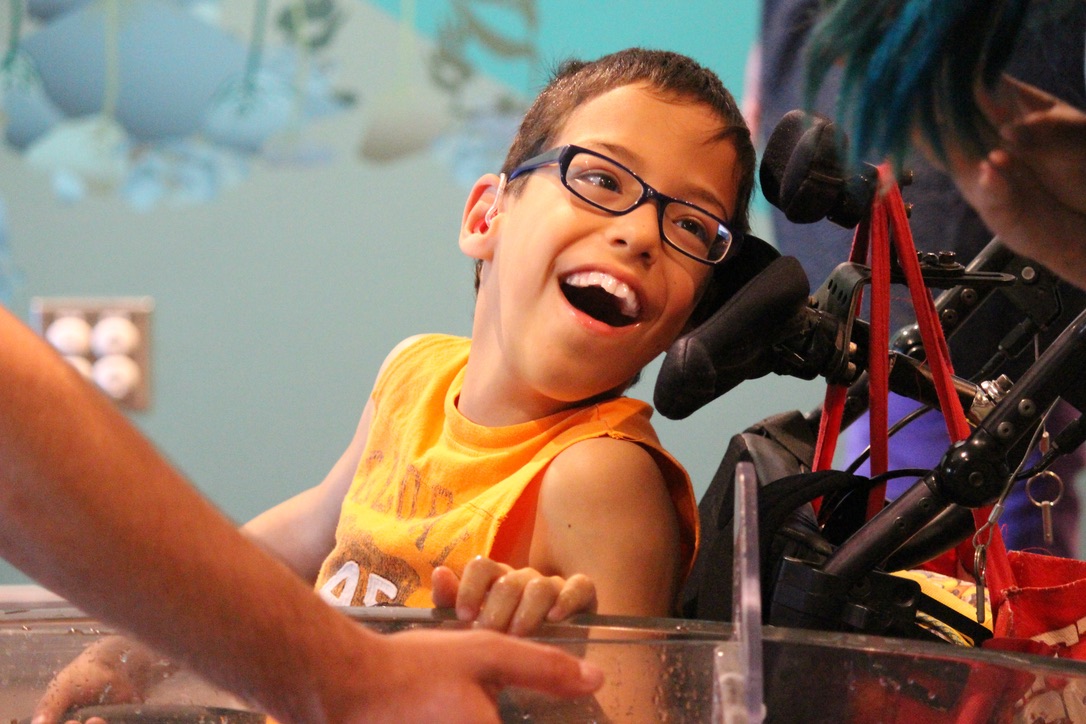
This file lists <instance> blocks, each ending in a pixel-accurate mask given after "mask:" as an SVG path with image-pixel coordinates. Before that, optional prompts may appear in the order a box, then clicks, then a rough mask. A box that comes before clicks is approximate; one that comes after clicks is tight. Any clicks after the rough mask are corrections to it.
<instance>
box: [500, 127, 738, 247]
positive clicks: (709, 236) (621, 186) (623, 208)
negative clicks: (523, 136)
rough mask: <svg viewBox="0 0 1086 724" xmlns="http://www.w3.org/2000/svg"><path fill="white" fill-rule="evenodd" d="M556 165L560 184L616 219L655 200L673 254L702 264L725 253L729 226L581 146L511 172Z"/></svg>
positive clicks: (533, 160)
mask: <svg viewBox="0 0 1086 724" xmlns="http://www.w3.org/2000/svg"><path fill="white" fill-rule="evenodd" d="M552 163H557V164H558V168H559V170H560V171H561V172H562V185H563V186H565V187H566V188H567V189H569V192H570V193H571V194H573V195H574V196H576V197H577V198H579V199H581V200H582V201H587V202H588V203H589V204H591V205H592V206H595V207H596V208H597V209H602V210H603V211H606V212H608V213H611V214H614V215H616V216H621V215H622V214H628V213H630V212H631V211H633V210H634V209H636V208H637V207H638V206H640V205H641V204H643V203H645V202H646V201H649V200H650V199H656V212H657V215H658V217H659V219H660V236H661V238H663V240H664V241H665V242H667V244H668V245H669V246H671V247H672V248H674V249H675V250H677V251H679V252H681V253H683V254H685V255H686V256H688V257H690V258H691V259H695V260H697V261H700V262H702V263H704V264H716V263H717V262H719V261H721V260H723V259H724V257H725V256H727V255H728V249H730V248H731V245H732V239H733V236H732V232H731V230H730V229H729V228H728V223H727V222H726V221H724V220H723V219H721V218H719V217H716V216H714V215H712V214H710V213H709V212H708V211H706V210H705V209H702V208H700V207H698V206H695V205H694V204H691V203H688V202H686V201H683V200H681V199H676V198H673V197H671V196H667V195H665V194H662V193H660V192H659V191H657V190H656V189H654V188H653V187H651V186H649V185H648V184H647V183H645V182H644V181H642V180H641V178H640V177H638V175H637V174H635V173H634V172H633V171H631V170H630V169H628V168H626V167H625V166H623V165H622V164H621V163H619V162H618V161H615V160H614V159H611V158H608V157H607V156H604V155H603V154H600V153H596V152H595V151H590V150H588V149H587V148H581V147H580V146H572V145H570V146H559V147H558V148H553V149H551V150H550V151H547V152H545V153H542V154H540V155H538V156H536V157H534V158H530V159H528V160H527V161H525V162H524V163H522V164H521V165H519V166H517V167H516V168H515V169H513V171H512V172H511V173H510V174H509V180H510V181H512V180H513V179H515V178H516V177H517V176H520V175H522V174H526V173H528V172H529V171H534V170H536V169H537V168H540V167H542V166H547V165H549V164H552Z"/></svg>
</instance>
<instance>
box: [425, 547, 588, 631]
mask: <svg viewBox="0 0 1086 724" xmlns="http://www.w3.org/2000/svg"><path fill="white" fill-rule="evenodd" d="M432 586H433V598H434V605H435V606H437V607H438V608H451V607H455V608H456V615H457V618H459V619H460V620H461V621H474V622H475V623H476V625H478V626H480V627H482V628H489V629H494V630H496V631H508V632H509V633H511V634H514V635H517V636H527V635H530V634H532V633H534V632H536V631H537V630H538V629H539V627H540V626H542V625H543V623H544V622H555V621H561V620H562V619H564V618H568V617H570V616H572V615H573V614H575V613H595V611H596V587H595V585H594V584H593V583H592V581H591V580H590V579H589V578H588V577H587V576H584V575H580V574H576V575H573V576H570V577H569V578H568V579H566V578H562V577H561V576H544V575H543V574H541V573H540V572H539V571H536V570H535V569H533V568H517V569H514V568H512V567H511V566H508V565H506V564H504V563H498V562H497V561H492V560H490V559H489V558H483V557H482V556H479V557H477V558H474V559H472V560H471V561H469V562H468V564H467V565H466V566H465V567H464V575H463V578H459V577H457V575H456V574H455V573H454V572H453V571H452V570H451V569H449V568H447V567H445V566H439V567H438V568H436V569H435V570H434V573H433V578H432Z"/></svg>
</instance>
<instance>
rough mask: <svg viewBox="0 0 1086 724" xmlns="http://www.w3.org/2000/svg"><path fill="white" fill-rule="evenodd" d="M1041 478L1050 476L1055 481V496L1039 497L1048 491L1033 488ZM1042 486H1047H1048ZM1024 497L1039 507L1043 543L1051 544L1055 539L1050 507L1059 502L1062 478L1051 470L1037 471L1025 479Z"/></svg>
mask: <svg viewBox="0 0 1086 724" xmlns="http://www.w3.org/2000/svg"><path fill="white" fill-rule="evenodd" d="M1041 478H1051V479H1052V480H1054V481H1056V484H1055V488H1056V495H1055V496H1053V497H1051V498H1048V497H1047V496H1046V497H1045V499H1043V500H1042V499H1041V496H1044V495H1045V493H1048V492H1050V491H1048V490H1047V489H1046V490H1042V491H1040V492H1037V491H1035V490H1034V484H1035V483H1037V482H1038V481H1040V480H1041ZM1044 487H1045V488H1047V487H1048V486H1044ZM1026 497H1028V498H1029V502H1030V503H1032V504H1033V505H1036V506H1037V507H1038V508H1040V509H1041V532H1042V534H1043V536H1044V542H1045V544H1046V545H1051V544H1052V543H1053V541H1054V540H1055V539H1056V536H1055V534H1054V532H1053V525H1052V508H1053V507H1055V505H1056V503H1058V502H1060V498H1062V497H1063V480H1062V479H1061V478H1060V476H1059V475H1057V474H1056V473H1054V472H1052V471H1051V470H1044V471H1042V472H1040V473H1037V474H1036V475H1034V476H1033V477H1032V478H1030V479H1029V480H1027V481H1026Z"/></svg>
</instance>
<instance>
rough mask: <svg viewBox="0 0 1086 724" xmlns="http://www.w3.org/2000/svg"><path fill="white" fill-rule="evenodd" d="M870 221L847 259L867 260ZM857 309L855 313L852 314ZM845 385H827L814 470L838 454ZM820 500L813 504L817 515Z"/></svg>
mask: <svg viewBox="0 0 1086 724" xmlns="http://www.w3.org/2000/svg"><path fill="white" fill-rule="evenodd" d="M870 229H871V222H870V221H869V220H868V219H863V220H862V221H861V222H860V223H859V225H858V226H857V227H856V233H855V234H854V235H853V237H852V249H851V251H850V252H849V256H848V260H849V261H851V262H858V263H860V264H862V263H864V262H865V261H867V246H868V240H869V238H870V236H871V231H870ZM862 299H863V292H862V291H861V292H860V293H859V294H857V295H856V308H857V309H858V308H859V306H860V303H861V301H862ZM855 312H856V309H854V310H853V313H855ZM847 393H848V387H847V386H846V385H840V384H831V385H827V386H826V396H825V399H824V400H823V402H822V419H821V420H820V421H819V423H818V440H817V441H816V442H815V454H814V462H813V466H812V468H811V469H812V470H814V471H815V472H818V471H820V470H829V469H830V468H832V467H833V456H834V454H835V453H836V452H837V438H838V436H839V435H840V433H841V419H842V418H843V417H844V412H845V399H846V398H847V397H848V394H847ZM819 503H821V499H818V500H815V501H813V505H814V509H815V512H816V513H817V512H818V507H819Z"/></svg>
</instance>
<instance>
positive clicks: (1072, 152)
mask: <svg viewBox="0 0 1086 724" xmlns="http://www.w3.org/2000/svg"><path fill="white" fill-rule="evenodd" d="M998 99H999V103H998V104H995V103H991V104H988V105H986V106H985V108H986V110H988V112H989V114H990V115H991V116H992V117H993V120H995V121H997V122H998V127H999V131H1000V137H1001V139H1002V145H1001V147H999V148H996V149H994V150H993V151H991V152H990V153H989V154H988V155H987V156H986V157H984V158H980V159H976V158H970V157H969V156H968V155H967V154H964V153H959V152H956V151H955V150H954V149H953V148H952V149H951V150H950V153H949V158H948V161H949V164H948V165H949V169H950V172H951V174H952V176H953V178H954V182H955V184H956V185H957V186H958V189H959V190H960V191H961V193H962V196H963V197H964V198H965V200H966V201H968V202H969V204H970V205H971V206H972V207H973V208H974V209H976V211H977V213H978V215H979V216H980V217H981V219H982V220H983V221H984V223H985V224H986V225H987V226H988V228H989V229H990V230H991V231H992V233H994V234H996V235H997V236H998V237H999V238H1000V240H1001V241H1002V242H1003V243H1005V244H1006V245H1007V246H1008V247H1010V248H1011V249H1014V250H1015V251H1017V252H1018V253H1020V254H1022V255H1024V256H1027V257H1029V258H1031V259H1035V260H1036V261H1038V262H1040V263H1041V264H1044V265H1045V266H1046V267H1048V268H1049V269H1051V270H1052V271H1053V272H1054V273H1056V274H1058V275H1059V276H1061V277H1063V278H1064V279H1066V280H1067V281H1069V282H1071V283H1072V284H1075V285H1077V286H1079V287H1081V288H1084V289H1086V113H1083V112H1082V111H1079V110H1078V109H1076V108H1074V107H1072V106H1070V105H1069V104H1067V103H1064V102H1062V101H1060V100H1059V99H1057V98H1055V97H1053V96H1050V95H1048V94H1046V93H1044V92H1043V91H1040V90H1038V89H1036V88H1033V87H1032V86H1029V85H1026V84H1024V83H1021V82H1019V81H1015V80H1013V79H1010V78H1005V79H1004V80H1003V82H1002V84H1001V86H1000V88H999V92H998Z"/></svg>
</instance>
